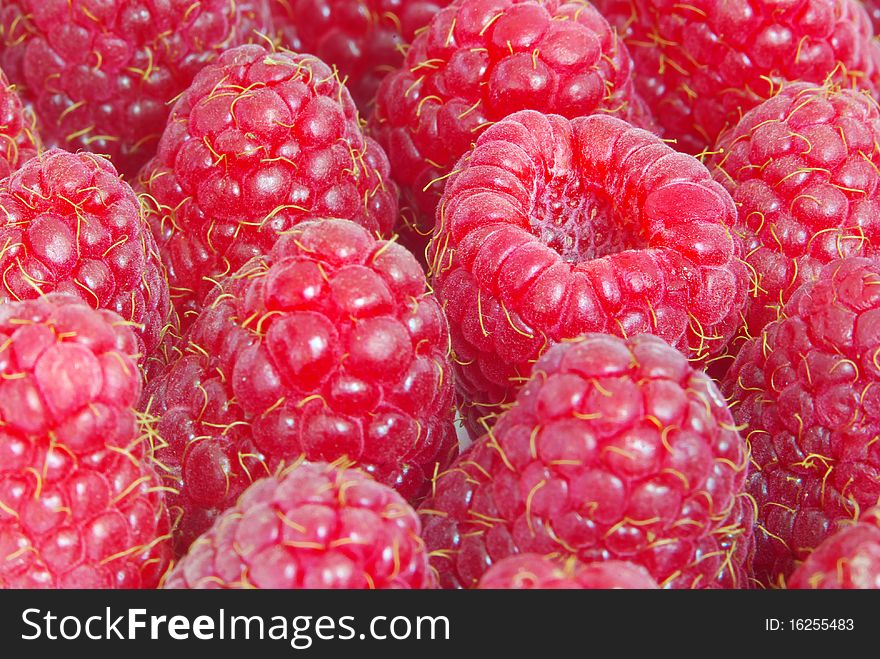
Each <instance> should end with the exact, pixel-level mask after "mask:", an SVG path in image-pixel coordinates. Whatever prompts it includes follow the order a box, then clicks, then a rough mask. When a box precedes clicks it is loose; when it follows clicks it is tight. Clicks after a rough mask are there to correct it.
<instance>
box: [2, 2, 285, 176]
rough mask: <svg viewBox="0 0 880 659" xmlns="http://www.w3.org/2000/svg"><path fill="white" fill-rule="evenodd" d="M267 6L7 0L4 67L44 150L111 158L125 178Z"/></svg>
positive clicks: (258, 22)
mask: <svg viewBox="0 0 880 659" xmlns="http://www.w3.org/2000/svg"><path fill="white" fill-rule="evenodd" d="M266 11H267V10H266V7H265V5H264V3H263V0H253V1H251V0H249V1H248V2H230V0H199V2H190V1H187V0H184V1H180V0H175V1H173V2H168V1H164V2H156V1H152V0H151V1H150V2H143V0H102V1H100V2H96V1H95V0H5V2H4V8H3V9H2V10H0V38H2V43H0V46H5V48H0V65H2V66H3V68H4V69H5V70H6V73H7V74H8V75H9V77H10V78H11V79H12V81H13V82H15V83H17V84H18V85H20V86H21V89H22V93H23V94H24V97H25V98H26V100H27V101H28V102H29V103H30V104H32V105H33V107H34V110H35V112H36V114H37V119H38V121H39V127H40V130H41V134H42V136H43V138H44V139H45V140H46V142H47V144H48V145H49V146H62V147H64V148H67V149H71V150H76V149H85V150H87V151H94V152H97V153H101V154H107V155H110V156H111V157H112V159H113V163H114V164H115V165H116V167H117V168H119V171H120V172H122V173H123V174H125V175H126V176H128V177H133V176H134V175H135V174H137V171H138V169H139V168H140V166H141V165H142V164H143V163H144V162H145V161H146V160H147V158H149V157H150V155H152V153H153V152H154V151H155V149H156V142H157V141H158V139H159V135H160V134H161V133H162V128H163V126H164V125H165V119H166V117H167V116H168V109H169V108H168V104H169V103H170V102H171V101H172V100H173V99H174V98H175V97H176V96H177V95H178V94H180V92H182V91H183V90H184V89H185V88H186V86H187V85H188V84H189V83H190V81H191V80H192V79H193V76H194V75H195V74H196V73H197V72H198V71H199V69H200V68H202V67H203V66H204V65H205V64H206V63H207V62H209V61H211V60H212V59H214V58H215V57H216V56H217V55H218V54H219V53H220V52H222V51H223V50H224V49H226V48H228V47H230V46H235V45H237V44H239V43H244V41H245V40H247V39H248V38H250V37H251V36H252V35H253V29H254V28H255V27H259V26H262V25H264V24H265V23H266V22H267V20H268V16H267V14H266Z"/></svg>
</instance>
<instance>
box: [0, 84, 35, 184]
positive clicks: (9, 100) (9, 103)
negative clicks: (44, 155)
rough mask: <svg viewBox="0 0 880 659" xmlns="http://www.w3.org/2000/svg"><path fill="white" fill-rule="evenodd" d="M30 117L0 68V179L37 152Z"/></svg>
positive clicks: (31, 118) (32, 122)
mask: <svg viewBox="0 0 880 659" xmlns="http://www.w3.org/2000/svg"><path fill="white" fill-rule="evenodd" d="M38 147H39V140H38V137H37V134H36V132H35V129H34V117H33V114H31V112H29V111H28V110H25V109H24V108H23V107H22V104H21V98H19V95H18V92H17V90H16V88H15V85H12V84H10V82H9V79H8V78H7V77H6V74H5V73H3V70H2V69H0V179H4V178H6V177H7V176H9V174H10V173H11V172H12V171H14V170H15V169H17V168H18V166H19V165H21V163H23V162H25V161H27V160H29V159H30V158H33V157H34V156H35V155H37V148H38Z"/></svg>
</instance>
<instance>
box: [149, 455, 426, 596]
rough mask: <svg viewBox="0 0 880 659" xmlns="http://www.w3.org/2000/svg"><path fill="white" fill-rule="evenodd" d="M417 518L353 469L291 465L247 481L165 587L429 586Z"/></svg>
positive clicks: (388, 491)
mask: <svg viewBox="0 0 880 659" xmlns="http://www.w3.org/2000/svg"><path fill="white" fill-rule="evenodd" d="M419 532H420V526H419V517H418V515H416V513H415V511H414V510H413V509H412V508H411V507H410V506H409V504H407V503H406V501H404V500H403V499H402V498H401V497H400V495H399V494H397V493H396V492H395V491H394V490H392V489H391V488H389V487H386V486H385V485H381V484H380V483H377V482H375V481H374V480H373V479H372V478H370V477H369V476H367V475H366V474H364V473H362V472H360V471H358V470H356V469H346V468H343V467H339V466H335V465H331V464H326V463H311V464H310V463H305V464H300V465H297V466H294V467H293V468H292V469H289V470H288V471H287V472H285V473H282V474H280V475H279V476H277V477H269V478H263V479H262V480H260V481H258V482H256V483H254V484H253V485H251V486H250V487H249V488H248V489H247V490H246V491H245V492H244V494H243V495H242V496H241V498H240V499H239V500H238V502H237V503H236V504H235V506H234V507H232V508H230V509H229V510H227V511H226V512H225V513H223V515H221V516H220V518H219V519H218V520H217V521H216V522H215V523H214V525H213V526H212V527H211V528H210V529H209V530H208V531H207V532H206V533H205V534H204V535H202V536H201V537H200V538H199V539H198V540H196V541H195V543H193V545H192V547H191V548H190V550H189V553H187V555H186V556H184V557H183V558H182V559H181V560H180V561H179V562H178V563H177V565H176V566H175V567H174V570H173V571H172V572H171V573H170V574H169V575H168V577H167V579H166V580H165V582H164V584H165V588H254V587H255V588H432V587H434V578H433V574H432V573H431V571H430V569H429V567H428V555H427V552H426V551H425V544H424V542H423V541H422V539H421V538H420V537H419Z"/></svg>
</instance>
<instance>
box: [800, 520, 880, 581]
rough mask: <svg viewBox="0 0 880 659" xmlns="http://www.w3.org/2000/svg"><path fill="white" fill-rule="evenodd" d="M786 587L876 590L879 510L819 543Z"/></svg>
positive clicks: (879, 562) (879, 570)
mask: <svg viewBox="0 0 880 659" xmlns="http://www.w3.org/2000/svg"><path fill="white" fill-rule="evenodd" d="M788 587H789V588H796V589H805V590H806V589H818V588H822V589H826V590H827V589H840V588H846V589H849V590H853V589H862V590H876V589H880V508H873V509H871V510H869V511H867V512H866V513H864V514H863V515H862V516H861V517H860V518H859V520H858V522H857V523H856V524H854V525H852V526H847V527H844V528H842V529H841V530H840V531H838V532H837V533H835V534H834V535H832V536H830V537H829V538H827V539H826V540H824V541H822V544H820V545H819V546H818V547H817V548H816V549H815V550H813V552H812V553H811V554H810V555H809V556H808V557H807V560H805V561H804V562H803V563H802V564H801V565H800V567H798V569H796V570H795V571H794V573H793V574H792V575H791V580H790V581H789V584H788Z"/></svg>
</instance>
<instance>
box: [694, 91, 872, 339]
mask: <svg viewBox="0 0 880 659" xmlns="http://www.w3.org/2000/svg"><path fill="white" fill-rule="evenodd" d="M878 143H880V106H878V105H877V101H876V100H874V99H873V98H872V97H871V96H870V94H868V93H866V92H856V91H853V90H849V89H840V88H839V87H837V86H834V85H825V86H816V85H813V84H811V83H791V84H786V85H784V86H782V87H781V88H780V89H779V91H778V93H777V94H776V95H775V96H774V97H773V98H771V99H769V100H767V101H764V102H763V103H761V104H760V105H758V106H757V107H755V108H754V109H752V110H751V111H749V112H748V113H747V114H746V115H745V116H743V118H742V119H741V120H740V121H739V123H738V124H737V125H736V127H735V128H733V129H732V130H730V131H726V132H725V133H723V134H722V136H721V138H720V139H719V141H718V146H717V147H716V149H715V155H713V156H712V158H711V159H710V162H709V166H710V169H711V170H712V171H713V174H714V175H715V178H716V180H717V181H718V182H719V183H721V184H722V185H724V186H726V187H727V189H728V190H729V191H730V194H731V195H732V196H733V200H734V202H736V205H737V210H738V212H739V222H738V225H737V228H736V229H735V232H736V233H737V234H738V235H740V236H741V237H742V239H743V242H744V243H745V248H746V256H745V260H746V263H747V264H748V266H749V269H750V271H751V275H752V279H753V281H752V284H751V287H750V295H749V300H750V303H749V309H748V313H747V314H746V328H745V330H746V331H745V334H746V335H748V336H758V335H759V334H760V333H761V329H762V328H763V327H764V326H765V325H766V324H767V323H768V322H770V321H771V320H776V318H777V317H778V314H779V311H780V310H781V309H782V306H783V305H784V304H785V302H786V301H787V300H788V298H789V297H791V295H792V293H793V292H794V291H796V290H797V289H798V287H799V286H800V285H801V284H802V283H804V282H806V281H809V280H811V279H814V278H815V277H816V275H817V274H818V272H819V270H820V269H821V268H822V266H823V265H825V264H826V263H828V262H830V261H833V260H835V259H838V258H843V257H847V256H873V255H880V150H878V149H877V144H878Z"/></svg>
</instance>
